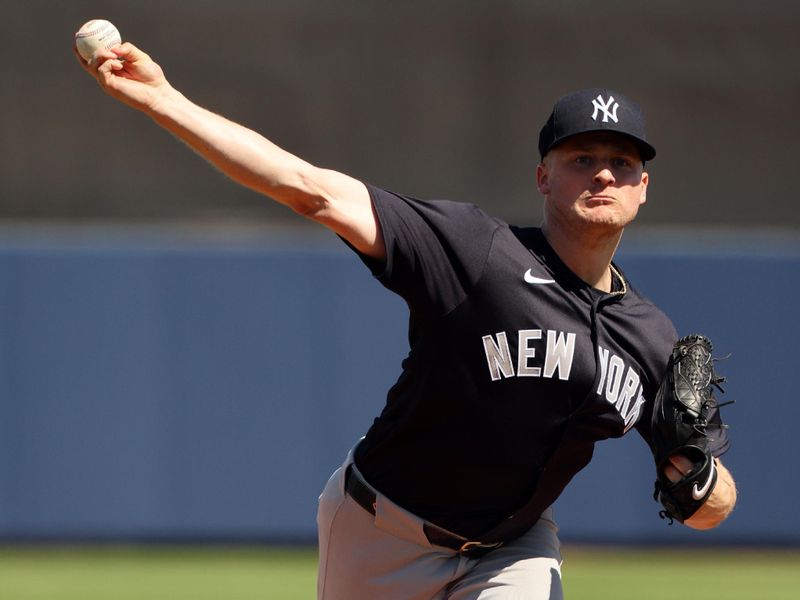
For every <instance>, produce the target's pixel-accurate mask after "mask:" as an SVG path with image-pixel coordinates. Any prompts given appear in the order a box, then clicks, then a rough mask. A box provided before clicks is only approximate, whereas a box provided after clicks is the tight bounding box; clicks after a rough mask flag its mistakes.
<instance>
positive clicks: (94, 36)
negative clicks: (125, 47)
mask: <svg viewBox="0 0 800 600" xmlns="http://www.w3.org/2000/svg"><path fill="white" fill-rule="evenodd" d="M121 42H122V38H121V37H120V35H119V31H118V30H117V28H116V27H114V25H113V24H112V23H110V22H109V21H106V20H105V19H92V20H91V21H87V22H86V23H84V24H83V26H82V27H81V28H80V29H79V30H78V31H77V32H76V33H75V46H76V47H77V48H78V54H80V55H81V57H83V59H84V60H85V61H86V62H89V61H90V60H92V54H94V51H95V50H97V49H98V48H111V47H112V46H116V45H117V44H119V43H121Z"/></svg>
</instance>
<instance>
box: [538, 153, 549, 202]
mask: <svg viewBox="0 0 800 600" xmlns="http://www.w3.org/2000/svg"><path fill="white" fill-rule="evenodd" d="M536 187H537V188H539V193H540V194H542V196H547V195H548V194H549V193H550V174H549V172H548V169H547V163H546V162H545V161H544V160H543V161H542V162H540V163H539V164H538V165H537V166H536Z"/></svg>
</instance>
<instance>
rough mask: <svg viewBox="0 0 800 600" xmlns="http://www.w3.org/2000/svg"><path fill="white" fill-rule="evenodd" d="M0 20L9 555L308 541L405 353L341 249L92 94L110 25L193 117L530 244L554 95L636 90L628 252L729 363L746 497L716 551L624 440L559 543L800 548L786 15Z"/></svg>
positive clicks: (364, 277) (611, 449) (119, 14)
mask: <svg viewBox="0 0 800 600" xmlns="http://www.w3.org/2000/svg"><path fill="white" fill-rule="evenodd" d="M0 8H2V9H3V14H4V19H3V20H2V22H0V32H1V33H2V35H0V52H1V53H2V56H3V58H4V59H5V60H4V73H3V77H2V78H0V158H1V159H2V160H0V308H2V311H0V537H2V538H6V539H27V538H75V539H78V538H112V539H117V538H123V539H143V538H144V539H169V538H190V539H191V538H196V539H208V538H212V539H213V538H242V539H269V540H280V539H284V540H303V539H311V538H312V537H313V534H314V509H315V502H316V495H317V494H318V493H319V490H321V488H322V485H323V484H324V481H325V478H326V477H327V476H328V474H329V473H330V471H331V470H332V469H333V468H335V466H336V465H337V464H338V462H339V461H340V460H341V458H342V456H343V453H344V452H345V451H346V450H347V448H349V446H350V445H351V444H352V443H353V441H354V440H355V439H357V437H358V436H359V435H361V434H362V433H363V432H364V431H365V430H366V428H367V427H368V426H369V424H370V422H371V419H372V418H373V417H374V416H375V415H376V414H377V412H378V411H379V410H380V408H381V406H382V403H383V396H384V393H385V389H386V387H387V386H388V385H390V384H391V383H392V381H393V379H394V377H396V375H397V373H398V369H399V361H400V360H401V359H402V357H403V355H404V353H405V351H406V347H405V313H404V307H403V305H402V302H400V301H399V300H398V299H397V298H394V297H392V296H391V295H389V294H388V293H386V292H385V291H383V290H382V288H381V287H380V286H379V285H378V284H377V283H376V282H374V281H373V280H372V279H371V278H370V276H369V275H368V273H367V272H366V270H365V269H364V268H363V267H362V266H361V265H360V263H359V262H358V261H357V259H355V258H354V257H353V256H352V255H351V254H350V253H349V252H348V251H347V250H346V249H344V248H343V247H342V246H341V244H339V243H338V242H337V241H336V240H335V238H334V237H333V236H331V235H328V234H326V233H325V232H319V231H317V230H316V229H314V228H313V227H310V226H307V225H305V224H304V223H302V222H300V219H298V218H297V217H295V216H294V215H292V214H291V213H290V211H288V210H286V209H284V208H282V207H280V206H276V205H274V204H273V203H270V202H269V201H265V200H264V199H263V198H261V197H259V196H257V195H256V194H254V193H252V192H249V191H247V190H244V189H240V188H237V187H236V186H234V185H233V184H231V183H229V182H228V181H226V180H225V179H224V178H223V177H221V176H220V175H219V174H218V173H216V172H215V171H214V170H213V169H211V168H208V167H206V166H205V165H203V164H202V162H201V161H200V159H198V158H197V157H196V156H194V155H193V154H192V153H191V152H188V151H186V149H185V148H183V147H182V146H181V144H180V143H177V142H175V141H174V140H172V139H170V137H169V136H168V135H166V134H164V133H163V132H161V131H159V130H158V129H157V128H156V127H154V126H153V125H152V124H150V123H148V122H147V119H146V118H145V117H144V116H142V115H140V114H136V113H134V112H133V111H131V110H129V109H127V108H125V107H123V106H121V105H118V104H117V103H115V102H114V101H112V100H111V99H109V98H106V97H104V96H103V95H102V93H101V92H99V90H98V89H97V87H96V86H95V84H94V83H93V82H92V81H91V80H90V79H89V78H88V77H86V75H85V74H83V73H81V71H80V69H79V68H78V66H77V65H76V64H75V63H74V59H73V57H72V55H71V53H70V51H69V48H70V46H71V39H72V34H73V32H74V31H75V30H76V29H77V28H78V27H79V26H80V25H81V23H83V22H84V21H86V20H88V19H90V18H107V19H109V20H111V21H113V22H114V23H115V24H116V25H117V26H118V27H119V28H120V30H121V32H122V34H123V38H125V39H127V40H130V41H132V42H134V43H136V44H137V45H139V46H141V47H142V48H143V49H145V50H146V51H147V52H148V53H150V54H151V55H152V56H153V57H154V58H155V59H156V60H157V61H159V62H160V63H161V64H162V66H163V67H164V69H165V70H166V73H167V75H168V77H170V79H171V80H172V82H173V84H174V85H176V86H177V87H178V88H179V89H181V90H182V91H183V92H184V93H185V94H187V95H188V96H189V97H191V98H192V99H194V100H195V101H197V102H199V103H200V104H202V105H204V106H207V107H209V108H211V109H212V110H215V111H218V112H220V113H222V114H225V115H226V116H229V117H231V118H233V119H234V120H237V121H240V122H242V123H244V124H246V125H248V126H250V127H252V128H254V129H256V130H258V131H260V132H262V133H264V134H266V135H267V136H268V137H270V138H271V139H273V140H274V141H275V142H277V143H278V144H280V145H282V146H284V147H285V148H287V149H289V150H290V151H292V152H294V153H296V154H298V155H300V156H302V157H304V158H306V159H308V160H309V161H311V162H314V163H316V164H319V165H323V166H328V167H331V168H336V169H339V170H342V171H345V172H347V173H350V174H353V175H354V176H356V177H359V178H362V179H364V180H367V181H370V182H372V183H375V184H377V185H381V186H383V187H387V188H390V189H395V190H398V191H403V192H406V193H410V194H412V195H417V196H421V197H448V198H454V199H460V200H466V201H470V202H474V203H476V204H479V205H480V206H482V207H483V208H485V209H486V210H488V211H490V212H492V213H494V214H497V215H498V216H500V217H502V218H505V219H507V220H511V221H514V222H520V223H530V224H535V223H537V222H538V220H539V215H540V212H541V203H540V200H539V198H538V194H537V193H536V190H535V186H534V169H535V164H536V162H537V160H538V156H537V153H536V136H537V134H538V130H539V127H540V126H541V123H542V121H543V120H544V118H545V117H546V115H547V113H548V112H549V110H550V107H551V106H552V103H553V102H554V101H555V99H556V98H557V97H558V96H560V95H562V94H564V93H566V92H569V91H571V90H573V89H576V88H580V87H588V86H594V85H607V86H609V87H612V88H617V89H619V90H620V91H623V92H625V93H626V94H627V95H630V96H631V97H633V98H635V99H636V100H637V101H638V102H639V103H640V104H642V106H643V107H644V109H645V111H646V114H647V115H648V128H649V137H650V138H651V139H652V141H653V143H654V145H655V146H656V147H657V148H658V152H659V155H658V157H657V159H656V160H655V161H654V162H653V163H652V164H651V165H648V170H649V171H650V174H651V178H652V186H651V188H650V192H649V194H648V199H649V201H648V203H647V205H645V207H644V208H643V210H642V212H641V213H640V219H639V222H638V224H637V225H636V226H634V227H633V228H632V230H631V231H630V232H629V233H627V234H626V239H625V241H624V245H623V248H622V256H621V263H622V265H623V266H624V267H625V268H626V269H627V272H628V273H629V275H630V276H631V278H632V279H633V280H634V281H635V282H636V283H637V284H638V287H640V288H641V289H642V290H643V291H644V292H645V293H646V294H648V295H650V296H651V297H652V298H653V299H654V300H656V301H657V302H658V303H659V304H660V305H662V306H663V307H664V308H665V309H666V310H667V311H668V312H669V313H670V314H671V315H672V316H673V318H674V320H675V322H676V325H677V326H678V329H679V330H680V331H682V332H689V331H694V330H699V331H703V332H706V333H707V334H709V335H710V336H711V337H712V339H714V340H715V342H716V344H717V347H718V349H719V350H720V351H721V352H722V353H727V352H730V353H731V354H732V357H731V358H730V359H729V360H728V361H727V362H726V363H724V366H723V368H722V370H723V371H724V372H725V373H726V374H727V375H728V376H729V378H730V380H731V383H730V385H729V390H730V392H729V395H730V396H731V397H732V398H736V399H737V400H738V404H736V405H735V406H733V407H731V408H730V409H728V410H727V412H726V419H727V420H728V421H729V422H730V423H731V425H732V428H733V431H732V438H733V440H734V447H733V450H731V453H730V455H729V458H728V459H727V463H728V464H729V465H730V466H731V468H732V470H733V472H734V474H735V476H736V478H737V481H738V482H739V484H740V486H741V496H740V506H739V508H738V509H737V511H736V513H735V514H734V515H733V517H732V518H731V520H730V522H729V523H728V524H727V525H726V526H725V527H723V528H721V529H720V530H719V531H715V532H713V533H708V534H703V535H698V534H695V533H691V532H688V531H684V530H683V529H682V528H678V527H672V528H666V527H665V526H663V523H662V522H661V521H660V520H658V518H657V517H656V516H655V513H656V512H657V509H658V506H657V505H656V504H655V503H654V502H652V500H651V498H650V492H651V488H650V486H651V479H652V474H651V467H650V458H649V456H648V454H647V450H646V448H645V446H644V445H643V444H642V442H641V441H640V440H638V439H636V437H635V435H632V436H627V437H626V438H625V439H623V440H621V441H620V440H617V441H611V442H606V443H603V444H601V445H600V446H599V447H598V452H597V457H596V460H595V461H594V462H593V464H592V466H591V467H590V468H589V469H588V470H587V471H586V472H585V473H582V474H581V475H579V476H578V478H577V479H576V481H575V482H573V485H572V487H571V488H569V489H568V491H567V492H566V494H565V496H564V497H563V498H562V499H561V501H560V502H559V507H558V511H559V512H558V517H559V521H560V523H561V526H562V534H563V536H564V537H565V539H582V540H588V539H591V540H600V541H604V540H612V541H644V540H647V541H664V542H669V541H680V540H686V539H691V540H707V541H720V542H748V543H750V542H757V543H800V518H798V516H797V514H796V510H794V507H795V506H796V505H797V502H798V500H800V488H798V486H797V485H796V484H795V483H794V481H793V478H792V477H787V475H786V474H787V473H789V474H791V473H794V472H795V471H796V465H795V462H796V461H795V457H796V456H797V449H796V447H795V445H794V444H793V438H794V431H793V429H794V427H795V425H794V424H795V423H797V422H798V420H799V419H798V417H800V409H799V408H798V405H797V403H796V392H795V384H794V378H793V376H792V375H793V372H794V369H796V368H797V367H798V366H800V365H798V358H797V353H796V350H795V345H796V339H797V335H798V333H800V331H798V329H799V328H800V326H799V325H798V323H799V321H798V317H797V312H796V308H795V304H796V298H797V295H798V291H800V276H799V275H798V273H800V270H799V269H798V267H800V236H798V231H799V230H798V227H799V226H800V216H798V215H800V212H799V211H797V210H796V208H795V203H796V200H795V188H796V185H795V177H794V172H795V171H796V167H795V155H796V150H795V145H796V140H797V134H798V117H797V112H798V111H797V106H798V101H799V100H800V69H798V66H799V65H798V50H800V48H799V46H800V43H798V41H797V33H796V32H797V31H798V26H799V25H800V9H798V8H797V5H796V3H792V2H783V1H774V2H764V3H760V4H757V5H754V4H745V5H732V4H730V3H727V2H721V1H717V0H710V1H707V2H703V3H689V2H673V3H659V2H650V3H648V2H645V3H642V2H630V1H628V0H620V1H618V2H610V3H605V4H601V3H596V2H588V1H577V0H573V1H563V2H559V3H545V2H522V1H498V2H467V1H463V0H462V1H455V0H431V1H427V2H404V3H398V2H384V1H371V2H356V1H353V0H342V1H339V2H335V3H333V2H312V1H310V0H295V1H291V2H290V1H270V2H267V1H264V2H256V1H249V0H228V1H226V2H220V1H217V2H215V1H211V0H196V1H193V2H188V1H183V2H182V1H178V0H166V1H164V0H162V1H159V2H155V1H152V0H143V1H140V2H135V3H134V2H122V1H119V0H108V1H105V2H102V3H100V2H89V1H83V0H78V1H73V2H69V3H66V2H59V3H57V2H45V1H43V0H33V1H22V0H2V1H0ZM698 298H699V300H700V301H699V302H698ZM787 479H788V480H789V481H787ZM598 490H601V492H602V493H598Z"/></svg>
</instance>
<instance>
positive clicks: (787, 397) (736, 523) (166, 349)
mask: <svg viewBox="0 0 800 600" xmlns="http://www.w3.org/2000/svg"><path fill="white" fill-rule="evenodd" d="M98 231H99V232H98ZM98 231H95V230H79V231H77V232H71V231H70V230H65V231H61V232H58V231H57V232H55V233H53V232H49V233H47V234H46V235H44V236H43V235H42V234H41V233H36V232H34V233H33V234H32V233H30V232H29V233H27V234H26V233H24V232H23V233H11V232H9V231H2V232H0V308H2V310H0V538H5V539H28V538H67V539H69V538H75V539H85V538H101V539H104V538H108V539H148V538H153V539H175V538H226V539H230V538H242V539H264V540H309V539H312V538H313V537H314V535H315V524H314V516H315V510H316V499H317V496H318V494H319V492H320V490H321V489H322V487H323V485H324V483H325V480H326V479H327V477H328V475H329V474H330V472H331V471H332V470H333V469H334V468H335V467H336V466H337V465H338V464H339V462H340V461H341V460H342V458H343V457H344V454H345V453H346V451H347V449H348V448H349V447H350V446H351V445H352V444H353V443H354V442H355V440H357V439H358V437H359V436H360V435H362V434H363V432H364V431H365V430H366V428H367V427H368V426H369V424H370V423H371V421H372V419H373V418H374V416H375V415H377V413H378V412H379V410H380V409H381V406H382V404H383V398H384V395H385V391H386V388H387V387H388V386H389V385H390V384H391V383H392V382H393V381H394V379H395V377H396V376H397V374H398V373H399V363H400V361H401V360H402V358H403V356H404V355H405V353H406V350H407V346H406V343H407V342H406V313H405V306H404V304H403V302H402V301H401V300H399V299H398V298H397V297H395V296H393V295H391V294H390V293H388V292H386V291H385V290H384V289H383V288H382V287H381V286H380V285H379V284H378V283H377V282H376V281H375V280H373V279H372V278H371V276H370V275H369V274H368V272H367V270H366V269H365V268H364V267H363V266H362V265H361V263H360V261H358V259H357V258H355V257H354V256H353V255H352V254H351V253H350V252H349V251H348V250H347V249H346V248H345V247H344V246H343V245H341V244H339V243H338V242H337V241H336V240H334V239H330V238H324V239H320V238H318V237H316V236H315V237H313V238H305V237H302V238H301V239H300V240H299V241H298V242H296V243H289V242H287V241H286V240H287V238H286V237H285V236H283V235H282V234H281V235H276V234H267V233H265V234H263V235H259V236H255V235H246V236H244V237H231V238H224V239H221V238H219V237H207V238H202V237H198V236H195V235H190V236H186V235H175V234H172V233H170V232H169V231H167V232H166V233H165V232H162V233H159V234H153V233H152V232H147V231H144V232H137V231H136V230H133V232H131V231H128V230H125V231H123V232H119V231H117V232H115V231H108V230H98ZM303 235H305V234H303ZM276 238H277V239H276ZM646 239H647V238H646V237H643V236H639V237H632V240H631V241H630V242H627V241H626V244H625V245H623V248H622V250H621V254H620V260H619V262H620V264H621V265H622V266H623V268H624V269H625V270H626V272H627V274H628V276H629V278H630V279H631V280H633V281H634V283H635V285H637V287H639V288H640V289H641V290H642V291H643V292H644V293H645V294H647V295H648V296H650V297H651V298H653V299H654V300H655V301H656V302H657V303H658V304H660V305H661V306H662V307H663V308H664V309H665V310H666V311H667V312H668V313H669V314H671V315H672V317H673V319H674V321H675V323H676V326H677V328H678V330H679V331H680V332H681V333H689V332H692V331H701V332H704V333H706V334H708V335H709V336H710V337H711V338H712V339H713V340H714V342H715V345H716V348H717V351H718V352H719V353H720V354H727V353H730V354H731V357H730V358H729V359H728V360H727V361H725V362H724V363H722V364H721V365H720V371H721V372H723V373H724V374H725V375H727V376H728V378H729V384H728V386H727V389H728V394H727V397H728V398H730V399H736V400H737V404H735V405H734V406H732V407H728V408H727V409H724V410H725V413H724V414H725V417H726V420H727V421H728V422H729V424H730V426H731V436H732V439H733V448H732V450H731V451H730V452H729V454H728V456H727V458H726V463H727V464H728V465H729V466H730V467H731V469H732V471H733V472H734V475H735V476H736V479H737V481H738V484H739V487H740V499H739V505H738V508H737V510H736V511H735V513H734V514H733V515H732V516H731V518H730V519H729V521H728V523H726V524H725V525H724V526H723V527H722V528H720V529H718V530H715V531H712V532H704V533H698V532H692V531H689V530H687V529H685V528H683V527H681V526H678V525H676V526H673V527H668V526H667V525H666V524H665V522H663V521H661V520H660V519H659V518H658V517H657V512H658V508H659V507H658V505H657V504H656V503H655V502H654V501H653V500H652V496H651V493H652V480H653V468H652V465H651V458H650V455H649V452H648V450H647V448H646V446H645V445H644V443H643V442H642V440H641V439H640V438H638V436H637V434H635V433H632V434H631V435H628V436H626V437H625V438H623V439H622V440H610V441H607V442H603V443H601V444H599V445H598V447H597V451H596V454H595V459H594V461H593V463H592V464H591V465H590V467H588V468H587V469H586V470H585V471H584V472H582V473H580V474H579V475H578V476H577V477H576V478H575V480H574V481H573V483H572V485H571V486H570V487H569V488H568V490H567V491H566V492H565V494H564V495H563V496H562V498H561V499H560V500H559V501H558V504H557V508H556V516H557V519H558V521H559V524H560V526H561V534H562V538H563V539H566V540H592V541H594V540H596V541H617V542H642V541H647V542H652V543H672V542H685V541H690V540H696V541H706V542H714V543H779V544H798V543H800V516H799V515H798V511H797V504H798V500H799V499H800V483H798V481H797V477H796V476H795V475H796V473H797V464H796V462H797V461H796V457H797V455H798V450H797V446H796V441H795V436H794V431H795V430H796V429H797V427H798V424H800V408H798V395H797V390H796V384H795V373H794V369H797V368H798V367H800V364H798V353H797V351H796V341H797V340H798V338H800V320H799V319H798V316H797V309H796V302H797V296H798V293H800V245H798V244H797V243H796V242H795V240H794V238H793V237H792V236H790V237H789V238H788V240H789V243H787V238H785V237H784V238H782V241H780V240H778V241H775V240H774V239H773V238H763V239H760V238H759V239H756V240H755V241H754V240H753V239H750V240H749V241H746V240H745V241H743V240H742V238H741V237H730V236H722V237H720V238H718V239H712V240H711V241H710V243H709V244H708V245H707V246H706V247H697V246H696V245H695V246H686V245H685V244H683V243H681V242H680V236H678V237H677V238H675V237H669V236H666V237H665V236H661V237H660V238H654V241H649V242H645V240H646ZM676 240H677V241H676ZM676 248H679V249H680V251H679V252H676V251H675V249H676ZM470 443H474V441H470ZM476 485H481V482H476Z"/></svg>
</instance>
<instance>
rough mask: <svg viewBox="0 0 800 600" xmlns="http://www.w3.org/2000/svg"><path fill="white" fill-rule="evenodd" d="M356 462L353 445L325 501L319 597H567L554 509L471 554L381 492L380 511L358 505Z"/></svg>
mask: <svg viewBox="0 0 800 600" xmlns="http://www.w3.org/2000/svg"><path fill="white" fill-rule="evenodd" d="M352 462H353V451H352V450H351V451H350V453H349V454H348V455H347V458H346V460H345V462H344V464H343V465H342V466H341V467H340V468H339V469H337V470H336V471H335V472H334V473H333V475H332V476H331V478H330V479H329V480H328V483H327V485H326V486H325V490H324V491H323V492H322V495H321V496H320V498H319V511H318V513H317V525H318V528H319V576H318V580H317V598H318V600H478V599H480V600H522V599H524V600H546V599H547V600H563V592H562V588H561V554H560V551H559V541H558V536H557V532H558V527H557V526H556V524H555V522H554V521H553V511H552V509H547V510H546V511H545V512H544V514H543V515H542V517H541V518H540V519H539V521H538V522H537V523H536V525H535V526H534V527H533V528H531V529H530V530H529V531H528V532H527V533H526V534H524V535H523V536H521V537H519V538H517V539H516V540H514V541H512V542H509V543H508V544H506V545H504V546H501V547H500V548H498V549H497V550H493V551H492V552H490V553H489V554H486V555H485V556H483V557H481V558H466V557H464V556H462V555H461V554H459V553H458V552H457V551H455V550H452V549H450V548H445V547H443V546H435V545H432V544H431V543H430V542H429V541H428V538H427V537H426V536H425V534H424V532H423V527H422V526H423V524H424V521H423V520H422V519H420V518H419V517H417V516H415V515H413V514H411V513H410V512H408V511H406V510H404V509H403V508H401V507H400V506H398V505H397V504H395V503H393V502H392V501H391V500H389V499H388V498H386V497H385V496H383V495H381V494H380V492H378V491H377V490H374V491H375V492H376V503H375V509H376V514H375V515H372V514H371V513H369V512H367V511H366V510H365V509H364V508H362V507H361V506H360V505H359V504H358V503H356V502H355V500H353V499H352V498H351V497H350V496H348V495H347V494H346V493H345V490H344V478H345V471H346V469H347V467H348V465H350V464H352ZM353 468H354V469H355V465H353Z"/></svg>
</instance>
